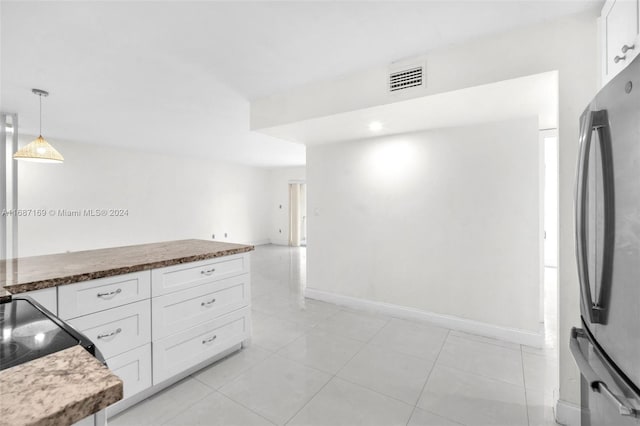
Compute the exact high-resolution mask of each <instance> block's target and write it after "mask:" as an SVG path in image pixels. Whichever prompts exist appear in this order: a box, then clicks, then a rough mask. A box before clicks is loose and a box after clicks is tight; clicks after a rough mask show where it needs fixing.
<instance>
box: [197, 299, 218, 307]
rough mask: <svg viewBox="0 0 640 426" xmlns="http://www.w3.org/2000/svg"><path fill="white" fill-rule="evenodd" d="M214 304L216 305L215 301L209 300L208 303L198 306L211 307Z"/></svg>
mask: <svg viewBox="0 0 640 426" xmlns="http://www.w3.org/2000/svg"><path fill="white" fill-rule="evenodd" d="M214 303H216V299H211V300H209V301H208V302H202V303H201V304H200V306H211V305H213V304H214Z"/></svg>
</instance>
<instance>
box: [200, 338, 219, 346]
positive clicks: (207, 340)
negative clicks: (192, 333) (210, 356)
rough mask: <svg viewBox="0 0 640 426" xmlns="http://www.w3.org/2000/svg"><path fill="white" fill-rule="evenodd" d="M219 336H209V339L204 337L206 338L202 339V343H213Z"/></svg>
mask: <svg viewBox="0 0 640 426" xmlns="http://www.w3.org/2000/svg"><path fill="white" fill-rule="evenodd" d="M217 337H218V336H213V337H210V338H208V339H204V340H203V341H202V344H203V345H206V344H207V343H211V342H213V341H214V340H216V338H217Z"/></svg>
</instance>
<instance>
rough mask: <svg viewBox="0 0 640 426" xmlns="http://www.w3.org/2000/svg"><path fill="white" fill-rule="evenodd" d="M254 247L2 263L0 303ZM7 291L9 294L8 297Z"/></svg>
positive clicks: (184, 243)
mask: <svg viewBox="0 0 640 426" xmlns="http://www.w3.org/2000/svg"><path fill="white" fill-rule="evenodd" d="M253 249H254V247H253V246H250V245H243V244H232V243H222V242H218V241H206V240H180V241H167V242H162V243H153V244H142V245H135V246H124V247H114V248H107V249H99V250H87V251H77V252H71V253H61V254H52V255H46V256H34V257H22V258H17V259H8V260H0V300H2V298H3V295H4V298H6V297H7V296H10V294H16V293H23V292H25V291H32V290H40V289H43V288H48V287H55V286H59V285H64V284H72V283H77V282H80V281H87V280H94V279H97V278H104V277H111V276H114V275H121V274H128V273H131V272H137V271H143V270H148V269H155V268H162V267H164V266H171V265H176V264H179V263H187V262H195V261H198V260H205V259H211V258H214V257H220V256H228V255H232V254H238V253H245V252H248V251H251V250H253ZM7 291H8V293H9V294H7Z"/></svg>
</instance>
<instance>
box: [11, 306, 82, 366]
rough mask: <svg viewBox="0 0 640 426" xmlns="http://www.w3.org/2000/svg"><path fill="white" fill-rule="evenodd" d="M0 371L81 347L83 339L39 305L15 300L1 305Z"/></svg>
mask: <svg viewBox="0 0 640 426" xmlns="http://www.w3.org/2000/svg"><path fill="white" fill-rule="evenodd" d="M0 330H2V334H0V370H4V369H6V368H10V367H14V366H16V365H19V364H22V363H25V362H28V361H31V360H34V359H36V358H40V357H43V356H45V355H49V354H52V353H54V352H58V351H61V350H63V349H66V348H70V347H72V346H75V345H78V344H81V340H82V336H78V335H76V333H74V332H75V330H72V329H69V328H68V326H67V325H66V324H65V323H63V322H62V321H60V320H59V319H58V318H56V317H55V316H53V314H51V313H50V312H48V311H47V310H46V309H44V308H43V307H41V306H40V305H39V304H38V303H36V302H34V301H33V300H30V299H27V298H14V299H13V300H11V301H10V302H7V303H1V304H0Z"/></svg>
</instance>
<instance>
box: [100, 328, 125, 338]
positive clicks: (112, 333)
mask: <svg viewBox="0 0 640 426" xmlns="http://www.w3.org/2000/svg"><path fill="white" fill-rule="evenodd" d="M121 332H122V329H121V328H118V329H117V330H114V331H112V332H111V333H105V334H98V339H106V338H107V337H113V336H115V335H117V334H120V333H121Z"/></svg>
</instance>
